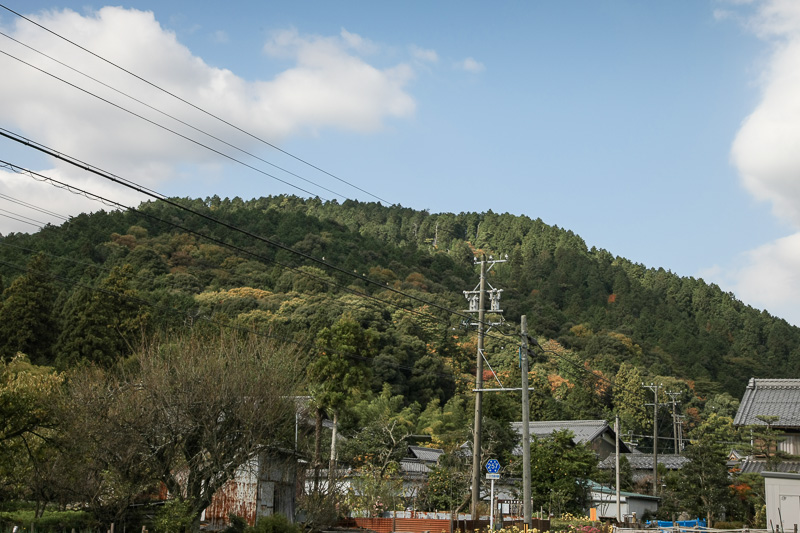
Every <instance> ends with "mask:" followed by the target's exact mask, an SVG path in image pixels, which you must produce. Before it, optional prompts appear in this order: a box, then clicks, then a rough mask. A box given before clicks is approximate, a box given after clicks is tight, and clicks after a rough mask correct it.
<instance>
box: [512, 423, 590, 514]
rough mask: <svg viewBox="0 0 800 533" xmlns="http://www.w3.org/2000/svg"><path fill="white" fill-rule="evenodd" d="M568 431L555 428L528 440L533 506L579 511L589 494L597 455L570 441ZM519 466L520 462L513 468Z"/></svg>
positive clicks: (570, 436) (561, 510) (556, 511)
mask: <svg viewBox="0 0 800 533" xmlns="http://www.w3.org/2000/svg"><path fill="white" fill-rule="evenodd" d="M572 437H573V435H572V433H571V432H569V431H557V432H554V433H553V434H552V435H550V436H548V437H545V438H538V437H536V436H533V437H532V441H531V498H532V500H533V506H534V507H536V508H538V507H543V508H545V509H552V512H554V513H556V514H557V515H558V514H562V513H565V512H580V511H581V510H582V509H584V508H585V504H586V500H587V498H588V495H589V491H588V481H589V479H590V478H591V477H592V476H593V475H594V473H595V471H596V468H597V456H596V455H595V453H594V452H593V451H592V450H591V449H590V448H588V447H587V446H583V445H578V446H576V445H574V444H573V443H572ZM517 468H518V469H519V470H521V469H522V467H521V465H520V466H518V467H517Z"/></svg>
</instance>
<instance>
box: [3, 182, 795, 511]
mask: <svg viewBox="0 0 800 533" xmlns="http://www.w3.org/2000/svg"><path fill="white" fill-rule="evenodd" d="M178 201H180V202H182V203H185V204H186V205H191V206H192V208H194V209H198V210H200V211H202V212H204V213H207V214H209V215H213V216H214V217H218V218H220V219H223V220H225V221H226V222H228V223H231V224H234V225H236V226H239V227H241V228H243V229H245V230H246V231H249V232H252V233H255V234H259V235H263V236H265V237H268V238H270V239H274V240H278V241H280V242H281V243H283V244H285V245H288V246H291V247H293V248H295V249H297V250H298V251H300V252H302V253H305V254H310V255H312V256H315V257H319V258H322V257H325V263H329V264H331V265H336V266H337V267H339V269H329V268H327V267H325V266H324V264H323V263H315V264H314V265H313V266H310V263H309V264H305V265H300V264H299V262H298V258H297V256H295V255H293V254H291V253H290V252H288V251H286V250H284V249H280V248H275V247H270V246H266V245H264V244H263V243H258V242H255V241H254V240H253V239H251V238H249V237H246V236H244V235H241V234H239V235H237V234H233V233H231V232H229V231H227V230H224V229H222V228H221V227H220V226H217V225H215V224H213V223H211V222H209V221H208V220H204V219H202V218H200V217H190V216H187V215H186V214H185V213H183V212H181V211H179V210H177V209H176V208H174V207H171V206H169V205H167V204H165V203H163V202H149V203H146V204H144V205H142V206H141V209H142V210H144V211H146V212H148V213H151V214H153V215H156V216H158V217H159V218H161V219H163V220H174V221H175V222H177V223H179V224H181V225H183V226H184V227H187V228H190V229H192V230H193V231H198V232H200V233H203V234H207V235H210V236H212V237H214V238H216V239H221V240H224V241H225V242H230V243H231V244H234V245H236V246H242V247H244V248H245V249H247V250H248V251H251V252H253V253H254V254H256V256H253V255H250V254H249V253H245V252H240V251H237V250H233V249H228V248H225V247H222V246H219V245H217V244H216V243H210V242H206V241H205V240H204V239H202V238H199V237H197V236H194V235H191V234H187V233H183V232H181V231H178V230H176V229H175V228H172V227H169V226H168V225H165V224H161V223H156V222H154V221H153V220H152V219H148V218H146V217H142V216H140V215H137V214H136V213H133V212H109V213H95V214H92V215H81V216H78V217H75V218H74V219H72V220H71V221H70V223H69V224H65V225H64V226H61V227H50V228H48V229H47V230H46V231H41V232H39V233H36V234H33V235H23V234H13V235H8V236H5V237H0V244H8V245H9V246H3V248H2V249H1V250H2V253H3V259H4V261H5V262H6V263H2V264H0V279H2V284H3V285H2V286H3V287H5V290H4V291H3V302H2V308H0V351H2V353H3V356H4V357H5V360H6V361H8V360H9V358H10V357H13V356H14V355H15V354H16V352H17V351H18V350H21V351H23V352H24V353H26V354H27V355H28V356H29V358H30V360H31V361H33V362H34V363H46V364H51V363H53V362H54V361H58V364H59V365H60V366H61V367H62V368H64V369H70V370H73V369H75V368H76V367H79V366H81V365H82V364H86V363H90V364H91V363H96V364H99V365H101V366H106V367H108V368H114V365H115V363H116V362H117V361H118V360H119V359H120V358H124V357H126V356H129V355H130V354H131V353H132V352H133V351H135V350H134V349H135V348H137V347H138V346H139V345H140V343H141V341H142V340H145V341H146V340H148V339H149V337H150V336H151V335H152V334H154V333H157V332H163V331H168V332H174V331H178V330H180V329H182V328H184V327H188V326H191V327H193V328H194V329H195V330H196V331H197V330H200V331H209V330H212V329H216V328H218V327H219V326H218V324H217V323H216V322H217V321H219V322H222V323H224V324H226V325H229V326H234V327H244V328H254V329H257V330H258V331H259V333H262V334H267V335H272V336H275V337H280V338H285V339H287V340H289V341H296V342H299V343H304V344H309V343H313V344H314V345H315V349H314V350H313V352H312V353H310V354H309V355H308V360H307V361H305V360H304V361H303V363H306V362H307V365H306V369H307V370H306V372H307V376H308V377H309V383H308V387H307V388H306V389H305V390H303V391H302V393H303V394H309V395H311V396H313V398H314V400H315V402H316V404H317V405H319V406H321V407H323V408H324V410H325V411H326V412H327V414H328V415H330V416H331V417H332V418H334V419H337V416H338V414H341V425H342V427H343V431H345V432H348V433H347V434H348V436H350V435H356V434H357V433H356V432H355V429H356V426H362V427H364V428H369V427H370V424H369V423H367V422H375V425H373V427H372V428H371V429H368V430H367V431H366V432H365V434H364V435H363V438H364V439H365V440H364V443H362V444H363V446H367V445H366V444H365V443H366V442H367V441H370V442H372V443H373V444H374V447H375V448H376V449H377V448H380V450H379V451H377V452H376V453H372V454H370V455H373V456H374V457H378V456H380V457H384V456H385V457H389V458H391V459H389V460H388V461H384V459H381V460H380V464H384V465H390V464H391V463H392V461H393V460H394V459H395V458H396V456H397V454H398V453H399V452H398V451H397V450H398V449H399V448H398V447H396V446H393V445H392V444H388V442H389V440H392V439H389V440H386V439H385V438H384V437H383V436H382V435H384V434H383V433H381V430H380V425H381V424H383V425H384V426H386V422H387V421H389V422H394V421H396V422H397V423H398V425H397V426H396V428H397V429H398V430H399V429H402V431H401V433H406V432H408V431H411V430H412V429H413V431H415V432H418V433H424V434H429V435H431V436H432V438H433V443H434V444H435V445H436V446H440V447H443V448H446V449H448V450H453V449H455V448H456V447H457V446H459V445H460V444H461V443H463V442H464V441H466V440H468V439H469V431H470V426H471V422H472V414H471V410H472V409H471V402H472V401H473V400H472V399H473V398H474V395H473V393H472V392H471V388H472V386H471V384H472V382H473V380H474V371H475V368H474V365H475V352H476V342H475V338H476V336H475V332H474V330H470V331H459V330H456V329H453V328H454V327H458V325H459V322H460V318H458V317H453V316H452V315H451V314H449V313H447V312H446V311H444V310H443V309H461V308H462V306H463V305H464V303H463V298H462V295H461V291H463V290H464V289H469V288H471V287H473V286H474V283H475V282H476V279H477V275H476V272H475V269H474V266H473V261H472V259H473V256H474V254H475V253H487V254H491V253H494V254H499V253H508V254H510V259H511V260H510V261H509V262H508V263H507V264H504V265H498V266H497V267H496V268H494V269H493V270H492V271H491V274H490V276H491V282H492V285H493V286H496V287H500V288H502V289H503V290H504V293H503V308H504V309H505V318H506V320H507V321H508V323H509V324H512V323H516V322H517V321H518V319H519V315H521V314H526V315H528V318H529V328H530V330H531V331H532V332H533V334H534V335H536V336H538V337H539V339H540V341H541V342H542V343H543V344H546V345H547V346H549V347H550V348H551V349H552V350H553V351H554V352H556V353H555V354H553V353H547V354H543V355H540V357H539V358H538V359H537V360H536V361H534V362H533V364H532V369H531V374H530V381H531V385H532V387H533V388H534V389H535V392H534V394H532V395H531V400H530V408H531V416H532V419H539V420H554V419H564V418H589V417H591V418H601V417H602V418H607V419H608V418H610V417H611V416H612V414H613V413H619V414H620V415H621V417H622V421H623V432H624V433H628V432H632V433H635V434H641V433H650V431H651V429H650V424H651V413H650V412H649V410H646V409H645V408H644V407H643V404H645V403H649V402H651V401H652V398H651V397H648V396H646V395H647V391H645V390H644V389H642V388H641V382H642V381H649V380H651V379H656V378H658V376H663V378H658V379H659V380H662V379H663V380H664V383H665V384H668V387H669V390H675V391H678V392H679V393H680V398H679V400H680V402H681V403H680V406H679V409H681V411H682V413H681V414H684V415H687V421H688V425H687V429H688V430H691V429H692V428H695V427H697V428H698V430H697V431H699V432H700V433H701V434H706V435H707V437H700V436H698V437H696V438H698V439H700V440H703V438H705V439H706V440H712V441H727V440H728V439H729V436H728V427H727V425H726V424H727V423H721V421H722V418H721V417H725V416H727V417H730V416H732V415H733V413H734V412H735V409H736V403H737V398H739V397H740V396H741V393H742V391H743V390H744V387H745V385H746V380H747V378H749V377H750V376H760V377H780V376H784V375H792V374H795V373H796V370H797V369H798V368H800V328H796V327H793V326H791V325H789V324H787V323H786V322H785V321H783V320H780V319H778V318H776V317H772V316H770V315H769V314H768V313H766V312H760V311H758V310H756V309H753V308H751V307H748V306H747V305H745V304H743V303H742V302H740V301H738V300H737V299H736V298H735V296H734V295H732V294H730V293H724V292H723V291H722V290H721V289H720V288H719V287H717V286H715V285H713V284H711V285H710V284H707V283H705V282H704V281H703V280H699V279H694V278H682V277H679V276H677V275H675V274H673V273H671V272H669V271H666V270H664V269H663V268H657V267H656V268H648V267H646V266H644V265H641V264H637V263H634V262H632V261H630V260H628V259H625V258H622V257H615V256H614V255H613V254H612V253H609V252H608V251H606V250H598V249H596V248H589V247H587V244H586V243H585V242H584V241H583V240H582V239H581V238H580V236H578V235H576V234H574V233H573V232H570V231H568V230H565V229H562V228H558V227H555V226H550V225H548V224H545V223H544V222H543V221H542V220H539V219H531V218H528V217H524V216H514V215H510V214H497V213H493V212H491V211H490V212H487V213H459V214H450V213H443V214H431V213H428V212H427V211H415V210H413V209H409V208H404V207H401V206H381V205H379V204H376V203H365V202H358V201H346V202H344V203H341V204H340V203H338V202H324V201H321V200H319V199H302V198H298V197H293V196H275V197H265V198H258V199H253V200H249V201H245V200H242V199H241V198H233V199H229V198H224V199H221V198H219V197H212V198H207V199H205V200H199V199H178ZM34 250H47V251H48V253H50V254H52V256H44V255H36V252H34ZM273 261H277V262H278V263H280V264H292V265H298V267H297V268H298V271H289V270H286V269H283V268H280V267H277V266H275V263H274V262H273ZM25 263H28V270H27V271H26V272H22V271H21V270H20V269H19V268H16V269H15V268H12V267H10V266H7V264H15V265H23V264H25ZM344 272H348V273H349V272H353V273H355V274H357V275H358V278H356V279H354V278H353V277H351V276H347V275H345V273H344ZM51 275H52V276H51ZM365 277H368V278H369V279H371V280H374V281H375V282H376V283H368V282H367V281H366V280H365ZM78 280H80V283H76V282H77V281H78ZM342 287H351V288H352V289H354V290H356V291H357V292H359V293H367V294H369V295H370V296H374V297H375V299H365V298H364V297H363V296H361V295H356V294H351V293H349V292H347V291H345V290H343V289H342ZM395 290H400V291H403V292H404V293H405V294H399V293H397V292H394V291H395ZM414 298H418V299H414ZM420 300H422V301H420ZM425 302H429V304H427V303H425ZM149 304H154V305H149ZM430 315H433V316H430ZM509 331H510V330H509ZM495 333H496V332H495ZM509 334H510V335H512V336H513V333H509ZM497 337H499V335H494V334H493V335H490V338H489V339H488V341H487V345H486V348H487V357H489V358H490V360H491V363H492V365H493V366H494V367H495V370H497V371H498V373H499V375H500V376H501V377H502V380H503V382H504V384H505V385H506V386H515V385H516V384H517V383H518V381H517V380H518V379H519V377H520V376H519V370H518V369H517V367H516V359H517V358H516V356H515V353H514V347H513V344H514V342H513V341H508V342H506V341H502V340H500V339H499V338H497ZM548 341H549V342H548ZM134 366H135V365H134ZM586 370H588V371H590V372H591V373H592V374H591V375H589V374H588V373H587V372H586ZM594 376H604V377H605V378H607V379H608V382H614V385H613V387H612V386H610V385H608V382H606V381H603V380H602V379H598V378H595V377H594ZM387 386H388V387H389V392H388V393H385V392H384V390H385V388H386V387H387ZM518 401H519V398H518V397H517V396H516V395H505V396H504V397H500V395H498V396H497V397H493V398H491V399H488V398H487V399H486V402H485V412H486V414H487V423H486V425H485V430H486V433H485V445H486V446H485V449H484V450H482V453H483V454H484V455H485V454H488V453H491V454H497V453H499V454H503V453H506V454H508V452H509V451H510V449H511V448H512V447H513V446H514V444H515V442H516V441H517V440H518V439H517V438H516V436H514V435H512V434H510V433H509V432H508V424H507V423H508V422H509V421H512V420H518V417H519V411H518ZM373 402H385V403H384V407H381V408H379V406H378V404H377V403H375V404H374V405H372V404H373ZM362 408H363V409H362ZM384 408H385V409H384ZM371 409H376V410H375V411H371ZM381 409H384V410H383V411H381ZM407 409H408V410H409V411H407V412H406V411H405V410H407ZM350 411H354V412H353V413H352V414H348V413H349V412H350ZM360 411H363V412H360ZM365 413H371V414H365ZM382 413H383V414H382ZM385 413H390V414H388V415H385V416H384V414H385ZM404 413H405V414H404ZM401 415H402V416H401ZM714 415H716V416H714ZM415 417H416V418H415ZM400 420H402V422H400ZM411 426H413V428H411ZM766 429H767V434H765V435H764V438H763V439H760V440H759V442H762V443H764V444H766V443H769V444H770V446H771V448H772V449H774V448H775V445H776V442H775V437H774V436H771V435H769V434H768V430H769V429H770V428H768V427H767V428H766ZM665 432H666V433H668V430H666V429H665ZM662 436H666V434H664V435H662ZM692 436H693V437H694V436H695V434H694V433H692ZM367 437H369V438H367ZM370 446H372V444H370ZM365 449H366V448H365ZM16 451H18V448H15V453H16ZM9 453H10V452H9ZM82 453H83V454H84V455H83V456H82V457H86V456H87V455H88V457H89V459H93V458H92V457H91V455H90V454H88V452H87V451H86V450H84V451H83V452H82ZM761 453H762V454H763V455H766V456H768V457H769V458H771V460H774V458H777V457H778V456H777V455H776V454H775V453H770V452H769V451H768V450H763V451H762V452H761ZM41 455H44V453H43V452H42V453H41ZM360 455H365V454H360ZM9 464H10V463H9ZM44 464H45V463H41V464H40V466H43V465H44ZM370 464H372V463H370ZM26 468H27V467H26ZM381 469H383V468H381ZM54 471H55V470H54ZM98 472H103V470H102V469H98ZM101 476H102V475H101V474H97V475H96V477H92V476H87V477H86V479H88V480H91V482H92V483H94V482H95V481H96V480H97V479H102V477H101ZM24 477H25V476H22V477H20V479H22V478H24ZM41 479H45V478H44V477H41ZM69 479H70V480H71V481H74V482H76V483H78V478H72V477H70V478H69ZM115 482H119V479H116V480H115ZM135 485H136V484H132V485H130V488H133V487H134V486H135ZM25 490H27V491H29V493H30V491H32V489H31V488H30V487H27V488H26V489H25ZM101 492H102V491H101ZM118 492H120V493H121V492H124V491H118ZM103 494H104V497H107V498H108V497H110V495H112V492H106V493H103ZM552 494H553V496H552V498H553V501H554V502H562V503H563V502H567V503H569V502H571V501H572V500H571V498H572V496H571V495H570V494H568V493H566V492H561V491H554V492H553V493H552ZM47 497H54V496H47ZM42 498H45V496H42ZM543 499H544V500H547V502H548V503H549V501H550V496H549V495H548V497H547V498H544V496H543ZM544 500H543V501H544ZM567 503H563V505H562V504H559V505H561V506H562V507H563V506H566V505H567ZM569 505H572V504H571V503H569ZM752 505H755V504H754V503H753V504H752Z"/></svg>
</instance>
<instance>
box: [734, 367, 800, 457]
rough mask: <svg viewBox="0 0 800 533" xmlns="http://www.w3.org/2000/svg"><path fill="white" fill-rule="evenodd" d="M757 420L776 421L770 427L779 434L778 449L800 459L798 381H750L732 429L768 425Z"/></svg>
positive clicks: (799, 388) (799, 399)
mask: <svg viewBox="0 0 800 533" xmlns="http://www.w3.org/2000/svg"><path fill="white" fill-rule="evenodd" d="M759 417H777V419H776V420H775V422H773V423H771V424H770V425H771V427H772V428H773V429H775V430H777V431H779V432H780V433H782V440H781V441H780V442H779V443H778V449H779V450H780V451H782V452H785V453H788V454H791V455H800V379H756V378H750V382H749V383H748V384H747V389H746V390H745V391H744V396H743V397H742V402H741V403H740V404H739V410H738V411H737V412H736V417H735V418H734V419H733V425H734V426H736V427H738V428H741V427H746V426H752V425H762V426H764V425H767V424H766V422H765V421H764V420H762V419H760V418H759Z"/></svg>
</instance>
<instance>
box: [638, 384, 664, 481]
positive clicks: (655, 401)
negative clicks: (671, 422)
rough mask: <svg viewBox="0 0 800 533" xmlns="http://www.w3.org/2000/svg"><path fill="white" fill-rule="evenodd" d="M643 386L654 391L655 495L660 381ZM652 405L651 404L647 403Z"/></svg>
mask: <svg viewBox="0 0 800 533" xmlns="http://www.w3.org/2000/svg"><path fill="white" fill-rule="evenodd" d="M642 387H644V388H645V389H650V390H651V391H653V395H654V399H653V496H658V389H659V387H661V385H659V384H658V383H655V384H654V383H651V384H650V385H645V384H644V383H642ZM647 405H650V404H647Z"/></svg>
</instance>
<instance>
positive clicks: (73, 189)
mask: <svg viewBox="0 0 800 533" xmlns="http://www.w3.org/2000/svg"><path fill="white" fill-rule="evenodd" d="M4 131H7V130H3V129H2V128H0V136H5V137H8V138H11V139H13V137H11V136H9V135H7V134H6V133H4ZM14 140H15V139H14ZM25 144H27V143H25ZM51 155H54V154H51ZM54 157H58V158H59V159H62V160H64V161H67V162H70V163H71V161H69V159H65V158H63V157H61V155H60V154H59V155H54ZM72 164H75V163H72ZM0 165H2V166H4V167H5V168H9V169H10V170H12V171H14V172H18V173H23V174H28V175H29V176H31V177H34V179H38V180H42V181H46V182H49V183H52V184H56V185H57V186H59V187H60V188H64V189H66V190H68V191H69V192H72V193H74V194H81V195H82V196H85V197H87V198H89V199H97V200H99V201H102V202H103V203H104V204H105V205H107V206H110V207H114V208H118V209H124V210H127V211H131V212H134V213H139V214H141V215H143V216H146V217H148V218H151V219H153V220H155V221H157V222H160V223H163V224H167V225H169V226H172V227H174V228H176V229H179V230H181V231H184V232H186V233H190V234H192V235H196V236H198V237H201V238H203V239H206V240H209V241H211V242H213V243H215V244H219V245H221V246H225V247H227V248H231V249H233V250H236V251H238V252H240V253H243V254H247V255H249V256H251V257H253V258H256V259H259V260H261V261H265V262H269V263H273V264H275V265H277V266H279V267H281V268H285V269H288V270H291V271H293V272H295V273H297V274H301V275H303V276H306V277H309V278H311V279H315V280H317V281H320V282H323V283H325V284H328V285H332V286H334V287H337V288H339V289H342V290H344V291H346V292H349V293H351V294H354V295H356V296H361V297H363V298H367V299H371V300H374V301H377V302H380V303H383V304H385V305H389V306H392V307H395V308H398V309H400V310H403V311H406V312H409V313H412V314H415V315H418V316H422V317H425V318H428V319H433V320H434V321H438V322H441V319H439V318H438V317H436V316H435V315H432V314H430V313H424V312H421V311H418V310H416V309H413V308H408V307H404V306H402V305H400V304H397V303H394V302H390V301H387V300H383V299H381V298H378V297H377V296H374V295H371V294H368V293H363V292H359V291H356V290H354V289H352V288H350V287H347V286H344V285H342V284H340V283H337V282H335V281H331V280H329V279H326V278H322V277H320V276H317V275H315V274H312V273H309V272H305V271H302V270H299V269H298V268H295V267H292V266H290V265H287V264H284V263H281V262H280V261H277V260H275V259H271V258H269V257H266V256H263V255H261V254H258V253H256V252H253V251H250V250H247V249H245V248H241V247H239V246H236V245H233V244H230V243H227V242H225V241H223V240H221V239H218V238H215V237H211V236H209V235H206V234H204V233H201V232H198V231H196V230H192V229H190V228H187V227H185V226H181V225H180V224H176V223H174V222H170V221H167V220H164V219H161V218H159V217H157V216H155V215H152V214H150V213H147V212H145V211H141V210H138V209H135V208H133V207H129V206H126V205H124V204H121V203H118V202H114V201H113V200H109V199H107V198H104V197H101V196H99V195H96V194H94V193H90V192H88V191H85V190H83V189H80V188H78V187H74V186H72V185H68V184H66V183H63V182H60V181H58V180H55V179H53V178H50V177H48V176H44V175H42V174H39V173H37V172H33V171H31V170H28V169H25V168H23V167H20V166H18V165H14V164H13V163H9V162H7V161H4V160H0ZM82 168H83V167H82ZM85 169H86V170H89V171H91V172H93V173H96V174H98V175H100V176H103V177H106V176H104V175H103V173H102V171H98V170H95V169H93V168H92V167H85ZM112 176H113V175H112ZM109 179H111V180H112V181H115V182H117V183H119V182H118V181H116V180H115V179H113V178H109ZM156 199H157V200H160V201H163V202H164V203H166V204H168V205H171V206H173V207H177V208H180V209H182V210H185V211H187V212H189V213H192V214H195V215H198V216H200V217H201V218H204V219H207V220H209V221H211V222H213V223H217V224H221V225H223V226H225V227H226V228H228V229H233V230H236V231H239V232H241V233H244V234H246V235H248V236H251V237H253V238H256V239H257V240H260V241H263V242H265V243H266V244H270V245H273V246H277V247H279V248H281V249H283V250H286V251H289V252H292V253H295V254H297V255H301V256H303V257H307V258H309V259H312V260H314V261H317V262H318V263H320V264H322V265H325V266H328V267H329V268H333V269H334V270H337V271H339V272H341V273H342V274H345V275H348V276H351V277H354V278H356V279H368V278H366V277H363V276H358V275H354V274H352V273H350V272H349V271H347V270H345V269H342V268H339V267H336V266H334V265H331V264H329V263H326V262H323V261H321V260H319V259H316V258H314V257H312V256H309V255H307V254H303V253H302V252H297V251H295V250H293V249H292V248H290V247H288V246H285V245H283V244H280V243H276V242H274V241H270V240H268V239H265V238H263V237H260V236H257V235H255V234H252V233H250V232H247V231H245V230H241V229H239V228H236V227H235V226H233V225H231V224H228V223H226V222H222V221H219V220H217V219H214V218H213V217H209V216H208V215H204V214H202V213H199V212H197V211H195V210H192V209H190V208H187V207H184V206H182V205H180V204H178V203H176V202H174V201H172V200H170V199H168V198H166V197H164V198H158V197H157V198H156ZM372 283H374V284H376V285H378V286H380V287H381V288H384V289H386V290H390V291H393V292H395V293H397V294H399V295H401V296H404V297H406V298H409V299H413V300H417V301H419V302H422V303H423V304H426V305H431V306H435V307H437V308H439V309H440V310H443V311H447V312H450V313H456V312H455V311H451V310H449V309H447V308H446V307H443V306H439V305H438V304H433V303H431V302H428V301H426V300H423V299H421V298H418V297H415V296H413V295H410V294H407V293H404V292H402V291H399V290H397V289H393V288H391V287H388V286H386V287H384V286H383V285H382V284H380V283H378V282H374V281H373V282H372ZM447 325H448V327H449V325H450V324H449V323H447Z"/></svg>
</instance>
